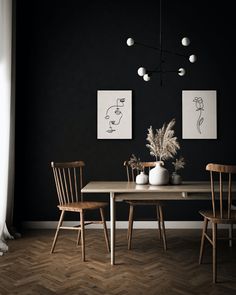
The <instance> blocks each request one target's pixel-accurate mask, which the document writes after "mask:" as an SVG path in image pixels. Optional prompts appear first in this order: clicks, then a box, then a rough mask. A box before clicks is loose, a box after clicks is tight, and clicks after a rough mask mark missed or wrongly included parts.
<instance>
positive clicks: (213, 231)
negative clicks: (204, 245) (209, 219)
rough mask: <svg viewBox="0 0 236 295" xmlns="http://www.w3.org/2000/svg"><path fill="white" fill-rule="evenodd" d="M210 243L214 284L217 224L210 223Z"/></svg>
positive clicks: (215, 277)
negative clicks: (211, 243)
mask: <svg viewBox="0 0 236 295" xmlns="http://www.w3.org/2000/svg"><path fill="white" fill-rule="evenodd" d="M212 242H213V245H212V246H213V251H212V259H213V283H214V284H215V283H216V280H217V248H216V245H217V224H216V223H212Z"/></svg>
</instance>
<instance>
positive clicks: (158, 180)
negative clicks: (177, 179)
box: [149, 161, 169, 185]
mask: <svg viewBox="0 0 236 295" xmlns="http://www.w3.org/2000/svg"><path fill="white" fill-rule="evenodd" d="M163 165H164V163H163V161H158V162H156V166H155V167H154V168H152V169H151V170H150V171H149V183H150V184H152V185H164V184H167V183H168V182H169V172H168V170H167V169H166V168H164V167H163Z"/></svg>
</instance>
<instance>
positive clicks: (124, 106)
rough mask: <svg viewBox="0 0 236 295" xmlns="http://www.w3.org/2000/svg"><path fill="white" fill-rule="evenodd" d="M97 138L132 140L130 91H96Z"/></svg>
mask: <svg viewBox="0 0 236 295" xmlns="http://www.w3.org/2000/svg"><path fill="white" fill-rule="evenodd" d="M97 138H98V139H131V138H132V91H131V90H98V91H97Z"/></svg>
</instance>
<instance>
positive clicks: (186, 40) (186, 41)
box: [181, 37, 190, 46]
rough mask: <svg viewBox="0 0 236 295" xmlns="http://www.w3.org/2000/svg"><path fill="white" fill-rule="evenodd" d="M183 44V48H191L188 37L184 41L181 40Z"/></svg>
mask: <svg viewBox="0 0 236 295" xmlns="http://www.w3.org/2000/svg"><path fill="white" fill-rule="evenodd" d="M181 43H182V45H183V46H189V44H190V40H189V38H188V37H184V38H183V39H182V40H181Z"/></svg>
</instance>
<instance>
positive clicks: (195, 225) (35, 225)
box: [23, 221, 229, 229]
mask: <svg viewBox="0 0 236 295" xmlns="http://www.w3.org/2000/svg"><path fill="white" fill-rule="evenodd" d="M63 225H65V226H74V225H78V222H76V221H65V222H64V223H63ZM202 226H203V222H202V221H165V227H166V228H167V229H201V228H202ZM56 227H57V221H27V222H23V228H25V229H56ZM107 227H108V228H110V222H109V221H108V222H107ZM219 227H220V228H228V227H229V226H227V225H220V226H219ZM86 228H91V229H93V228H100V229H102V224H90V225H87V226H86ZM116 228H117V229H127V228H128V222H127V221H117V222H116ZM134 228H135V229H156V228H157V222H155V221H134Z"/></svg>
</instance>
